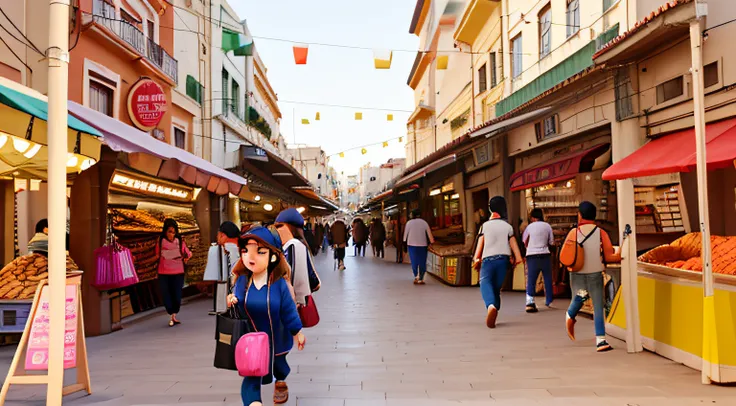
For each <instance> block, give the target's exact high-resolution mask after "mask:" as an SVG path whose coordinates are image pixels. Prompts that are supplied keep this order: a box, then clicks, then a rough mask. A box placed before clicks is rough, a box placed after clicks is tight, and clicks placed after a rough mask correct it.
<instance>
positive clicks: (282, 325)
mask: <svg viewBox="0 0 736 406" xmlns="http://www.w3.org/2000/svg"><path fill="white" fill-rule="evenodd" d="M238 245H239V247H240V259H241V260H240V261H239V262H238V265H237V266H236V267H235V268H234V269H233V273H234V274H235V278H236V279H235V289H234V293H233V294H230V295H228V300H227V303H228V307H229V306H233V305H236V306H239V307H240V310H241V312H242V314H245V315H246V317H247V318H248V320H250V322H251V324H252V325H253V326H254V327H255V329H256V330H257V331H260V332H265V333H266V334H268V336H269V341H270V342H271V345H270V346H269V347H270V351H271V360H272V362H271V367H270V371H269V373H268V375H266V376H264V377H245V378H243V384H242V385H241V388H240V395H241V397H242V400H243V405H246V406H261V405H263V403H262V402H263V401H262V398H261V385H267V384H270V383H271V382H273V380H274V377H275V380H276V385H275V389H274V394H273V402H274V403H275V404H283V403H286V402H287V401H288V400H289V388H288V386H287V385H286V382H285V381H286V378H287V377H288V376H289V372H291V369H290V368H289V364H288V363H287V361H286V355H287V354H288V353H289V351H291V349H292V347H293V345H294V342H296V343H297V347H298V348H299V350H302V349H304V344H305V342H306V338H305V337H304V334H302V332H301V330H302V322H301V320H300V319H299V314H298V313H297V310H296V304H295V303H294V296H293V295H294V293H293V291H292V290H291V288H290V284H289V282H288V278H289V266H288V265H287V264H286V260H285V259H284V255H283V253H282V251H281V248H280V247H281V241H279V238H278V237H276V236H275V235H274V234H273V233H271V232H270V231H269V230H268V229H266V228H264V227H255V228H252V229H250V230H249V231H248V232H247V233H246V234H244V235H243V236H241V238H240V240H239V244H238Z"/></svg>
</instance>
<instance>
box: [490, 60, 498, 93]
mask: <svg viewBox="0 0 736 406" xmlns="http://www.w3.org/2000/svg"><path fill="white" fill-rule="evenodd" d="M497 84H498V78H497V77H496V53H495V52H491V87H496V85H497Z"/></svg>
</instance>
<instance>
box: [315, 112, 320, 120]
mask: <svg viewBox="0 0 736 406" xmlns="http://www.w3.org/2000/svg"><path fill="white" fill-rule="evenodd" d="M314 121H319V111H318V112H317V114H315V115H314Z"/></svg>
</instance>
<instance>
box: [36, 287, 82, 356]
mask: <svg viewBox="0 0 736 406" xmlns="http://www.w3.org/2000/svg"><path fill="white" fill-rule="evenodd" d="M77 300H78V298H77V286H76V285H66V312H65V313H66V317H65V319H66V322H65V323H66V325H65V328H64V369H70V368H74V367H76V365H77V308H78V302H77ZM48 366H49V290H48V285H46V286H44V288H43V289H42V290H41V298H40V300H39V303H38V309H37V310H36V314H35V316H34V318H33V324H32V325H31V337H30V339H29V340H28V350H27V352H26V371H41V370H47V369H48Z"/></svg>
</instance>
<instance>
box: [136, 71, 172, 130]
mask: <svg viewBox="0 0 736 406" xmlns="http://www.w3.org/2000/svg"><path fill="white" fill-rule="evenodd" d="M128 114H129V115H130V119H131V121H133V124H134V125H135V126H136V127H138V128H140V129H141V130H143V131H151V130H152V129H154V128H156V126H157V125H158V123H159V122H160V121H161V119H162V118H163V117H164V114H166V94H165V93H164V89H163V88H162V87H161V86H159V84H158V83H156V82H154V81H153V80H151V79H141V80H139V81H138V82H137V83H136V84H135V85H133V87H132V88H130V92H128Z"/></svg>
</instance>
